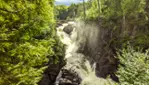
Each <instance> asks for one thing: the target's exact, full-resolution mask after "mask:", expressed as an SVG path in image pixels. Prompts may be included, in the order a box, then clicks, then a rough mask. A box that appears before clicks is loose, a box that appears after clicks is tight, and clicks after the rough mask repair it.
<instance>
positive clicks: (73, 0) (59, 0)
mask: <svg viewBox="0 0 149 85" xmlns="http://www.w3.org/2000/svg"><path fill="white" fill-rule="evenodd" d="M55 1H56V2H82V1H83V0H55ZM86 1H87V0H86Z"/></svg>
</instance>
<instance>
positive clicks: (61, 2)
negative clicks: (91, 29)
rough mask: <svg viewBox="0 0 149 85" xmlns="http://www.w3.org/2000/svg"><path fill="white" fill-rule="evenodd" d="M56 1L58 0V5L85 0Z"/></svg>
mask: <svg viewBox="0 0 149 85" xmlns="http://www.w3.org/2000/svg"><path fill="white" fill-rule="evenodd" d="M55 1H56V4H57V5H59V4H64V5H70V4H72V3H79V2H83V0H55ZM86 1H87V0H86Z"/></svg>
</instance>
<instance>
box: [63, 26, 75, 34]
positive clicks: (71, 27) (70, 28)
mask: <svg viewBox="0 0 149 85" xmlns="http://www.w3.org/2000/svg"><path fill="white" fill-rule="evenodd" d="M73 28H74V26H73V25H71V24H68V25H67V26H65V27H64V29H63V31H64V32H66V33H67V34H71V32H72V31H73Z"/></svg>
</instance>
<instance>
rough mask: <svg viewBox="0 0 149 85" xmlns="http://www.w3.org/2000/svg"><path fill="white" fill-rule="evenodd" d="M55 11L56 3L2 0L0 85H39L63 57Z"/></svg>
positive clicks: (45, 0)
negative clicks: (48, 69)
mask: <svg viewBox="0 0 149 85" xmlns="http://www.w3.org/2000/svg"><path fill="white" fill-rule="evenodd" d="M53 8H54V0H31V1H30V0H11V1H9V0H0V85H37V82H39V80H40V79H41V77H42V73H43V71H44V69H45V68H46V64H47V62H48V60H49V58H50V57H51V56H55V58H56V57H57V56H58V55H61V54H60V53H59V54H56V53H57V52H59V50H60V48H61V47H60V46H59V44H57V43H59V41H58V38H57V37H56V32H55V29H54V24H55V20H54V13H53ZM58 49H59V50H58ZM55 62H57V61H55Z"/></svg>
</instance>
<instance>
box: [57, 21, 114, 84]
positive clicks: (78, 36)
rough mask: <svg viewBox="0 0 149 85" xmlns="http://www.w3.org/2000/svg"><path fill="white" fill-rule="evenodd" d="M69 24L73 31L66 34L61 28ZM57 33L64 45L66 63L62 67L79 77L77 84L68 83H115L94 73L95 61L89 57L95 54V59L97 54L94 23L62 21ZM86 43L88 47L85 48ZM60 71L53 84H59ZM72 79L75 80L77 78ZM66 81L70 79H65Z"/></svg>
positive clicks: (97, 47)
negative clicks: (88, 53) (88, 52)
mask: <svg viewBox="0 0 149 85" xmlns="http://www.w3.org/2000/svg"><path fill="white" fill-rule="evenodd" d="M70 24H71V25H73V26H74V27H73V31H72V32H71V34H67V33H66V32H64V31H63V29H64V27H66V26H68V25H70ZM91 27H92V29H91ZM57 35H58V36H59V37H60V40H61V41H62V43H63V44H65V45H66V53H65V59H66V61H67V64H66V66H65V67H63V69H64V70H65V69H66V70H68V71H70V72H72V73H74V74H75V77H76V76H77V77H78V78H79V79H78V82H79V83H78V84H68V85H115V84H114V82H113V81H112V80H111V79H103V78H99V77H97V76H96V75H95V68H96V62H94V61H93V62H92V60H91V58H89V56H90V55H91V56H95V57H94V59H95V58H96V55H98V54H99V53H98V52H97V51H96V50H98V49H99V46H98V41H99V40H98V39H99V36H98V35H99V30H98V29H97V27H96V26H95V25H85V24H84V23H83V22H68V23H64V24H63V25H62V26H59V27H57ZM86 45H87V46H88V47H89V48H86ZM90 47H91V48H90ZM83 51H90V55H85V54H87V53H83ZM62 72H63V71H61V72H60V73H59V75H58V77H57V79H56V82H55V85H59V84H60V82H61V81H62V80H61V78H62ZM74 81H77V79H76V80H74ZM67 82H70V81H68V80H67ZM71 82H72V81H71ZM61 85H66V84H61Z"/></svg>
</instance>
